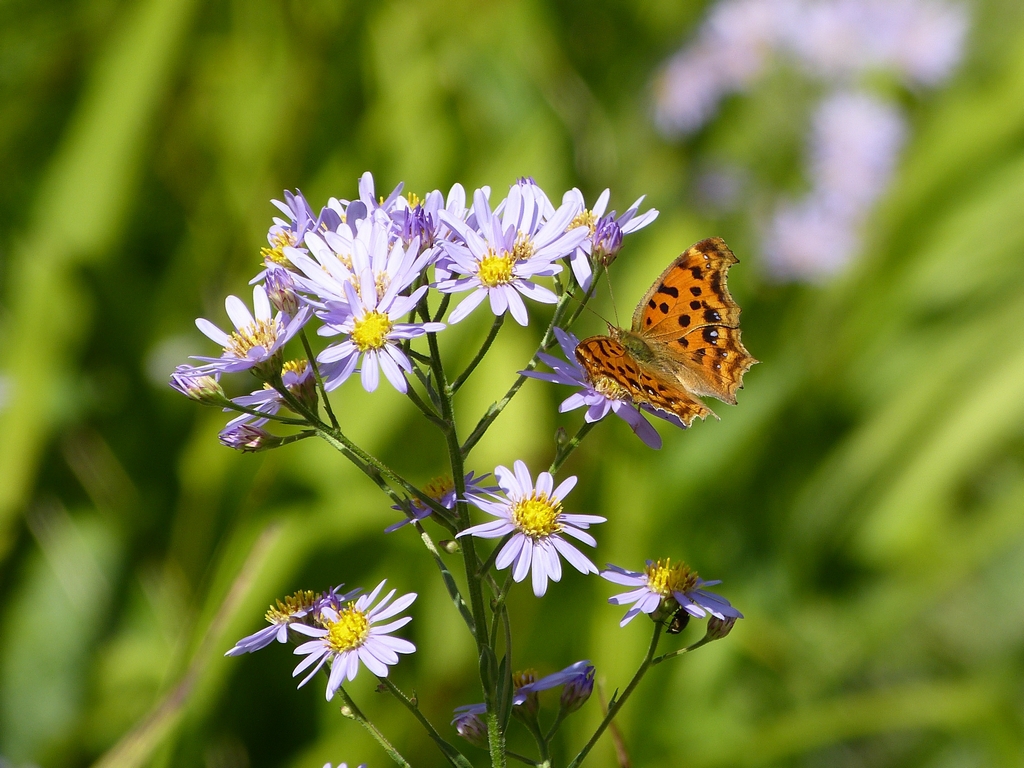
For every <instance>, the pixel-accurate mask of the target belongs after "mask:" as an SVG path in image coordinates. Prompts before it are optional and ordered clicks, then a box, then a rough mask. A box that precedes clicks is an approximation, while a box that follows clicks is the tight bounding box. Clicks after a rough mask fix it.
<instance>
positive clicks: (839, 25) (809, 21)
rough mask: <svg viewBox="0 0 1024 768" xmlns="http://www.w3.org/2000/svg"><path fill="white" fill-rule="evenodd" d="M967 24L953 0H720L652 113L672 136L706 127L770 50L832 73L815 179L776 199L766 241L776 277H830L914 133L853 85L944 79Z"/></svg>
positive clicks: (664, 79)
mask: <svg viewBox="0 0 1024 768" xmlns="http://www.w3.org/2000/svg"><path fill="white" fill-rule="evenodd" d="M967 29H968V17H967V13H966V9H965V7H964V6H963V5H962V4H959V3H953V2H948V0H721V1H720V2H718V3H716V4H714V5H713V6H712V7H711V9H710V11H709V12H708V15H707V16H706V18H705V19H704V21H703V23H702V25H701V27H700V29H699V31H698V33H697V34H696V35H695V37H694V41H693V42H692V43H690V44H688V45H686V46H684V47H683V48H682V49H681V50H680V51H679V52H678V53H676V54H675V55H674V56H673V57H672V58H671V59H670V60H669V61H668V62H667V63H666V65H665V66H664V67H663V69H662V70H661V72H660V73H659V75H658V76H657V79H656V84H655V92H656V110H655V122H656V123H657V124H658V126H659V127H660V128H661V130H662V131H663V132H664V133H665V134H667V135H678V134H688V133H692V132H694V131H696V130H698V129H699V128H701V127H702V126H703V125H704V124H706V123H707V122H708V121H709V120H710V119H711V118H712V117H713V116H714V114H715V112H716V111H717V109H718V105H719V104H720V103H721V101H722V99H723V98H724V97H725V96H727V95H729V94H731V93H736V92H739V91H743V90H746V89H747V88H749V87H751V86H752V85H753V84H754V83H755V81H756V80H757V79H758V78H759V77H760V76H761V74H762V73H763V72H764V71H765V70H766V69H767V68H768V66H769V64H770V63H771V62H772V61H773V60H788V61H789V62H794V63H796V64H797V65H798V67H799V69H800V70H802V71H803V72H804V73H805V74H806V75H807V76H809V77H813V78H815V79H817V80H820V81H823V82H824V83H825V84H826V86H827V87H828V88H829V89H830V90H831V93H828V94H827V95H826V96H825V97H824V99H823V100H822V102H821V103H820V104H819V105H818V106H817V108H816V109H815V110H814V112H813V117H812V126H811V132H810V133H811V136H810V142H809V154H810V163H809V166H810V168H809V171H810V172H809V176H810V182H811V190H810V192H809V194H808V195H807V196H806V197H805V198H804V199H802V200H799V201H787V202H783V203H781V204H780V205H779V206H778V209H777V210H776V212H775V214H774V216H773V217H772V220H771V222H770V223H769V224H768V226H767V228H766V232H765V234H764V251H765V255H766V260H767V267H768V270H769V272H770V274H772V275H773V276H774V277H776V278H778V279H783V280H790V279H798V280H820V279H823V278H827V277H829V276H831V275H834V274H836V273H837V272H838V271H840V270H841V269H842V268H843V267H845V266H846V264H847V263H848V262H849V261H850V259H851V258H852V257H853V256H854V254H855V253H856V251H857V250H858V248H859V247H860V242H859V230H860V228H861V226H862V224H863V221H864V218H865V216H866V214H867V213H868V212H869V211H870V209H871V207H872V205H873V204H874V203H875V202H876V201H877V200H878V198H879V197H880V196H881V194H882V193H883V192H884V191H885V189H886V188H887V187H888V186H889V183H890V181H891V179H892V175H893V170H894V167H895V164H896V160H897V157H898V154H899V150H900V148H901V145H902V143H903V138H904V134H905V133H906V120H905V118H904V117H903V114H902V112H901V110H900V109H899V106H898V104H897V103H896V102H894V101H891V100H883V99H881V98H879V97H878V96H876V95H873V94H871V93H869V92H868V91H866V90H864V89H858V88H856V87H855V85H854V84H855V83H858V82H864V81H865V78H864V77H863V75H865V74H866V73H871V72H877V71H884V72H888V73H891V74H892V75H894V76H895V77H896V78H898V79H899V80H900V81H902V82H903V83H904V84H905V85H906V86H907V87H909V88H912V89H918V90H919V89H921V88H924V87H934V86H937V85H939V84H940V83H942V82H943V81H944V80H946V79H947V78H948V77H949V75H950V74H951V73H952V71H953V70H954V69H955V67H956V65H957V64H958V63H959V61H960V59H961V58H962V55H963V49H964V41H965V37H966V33H967Z"/></svg>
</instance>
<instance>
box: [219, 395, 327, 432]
mask: <svg viewBox="0 0 1024 768" xmlns="http://www.w3.org/2000/svg"><path fill="white" fill-rule="evenodd" d="M224 407H225V408H228V409H230V410H232V411H238V412H239V413H248V414H250V415H252V416H259V417H260V418H261V419H270V420H271V421H276V422H278V423H280V424H288V425H289V426H293V427H305V426H308V425H309V422H308V421H306V420H305V419H290V418H288V417H287V416H278V415H277V414H271V413H263V411H257V410H256V409H255V408H250V407H249V406H247V405H239V404H238V403H235V402H232V401H231V400H228V401H227V402H226V403H225V404H224Z"/></svg>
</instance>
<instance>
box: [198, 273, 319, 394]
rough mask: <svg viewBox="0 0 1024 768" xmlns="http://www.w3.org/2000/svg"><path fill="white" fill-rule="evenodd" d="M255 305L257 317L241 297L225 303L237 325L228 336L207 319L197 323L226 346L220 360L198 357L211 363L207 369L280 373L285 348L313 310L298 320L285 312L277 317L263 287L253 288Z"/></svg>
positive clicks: (266, 375)
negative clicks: (278, 370) (278, 371)
mask: <svg viewBox="0 0 1024 768" xmlns="http://www.w3.org/2000/svg"><path fill="white" fill-rule="evenodd" d="M252 303H253V308H254V310H255V316H254V315H253V313H252V312H249V308H248V307H246V306H245V304H244V303H243V302H242V300H241V299H239V298H238V297H237V296H228V297H227V299H226V300H225V302H224V307H225V309H226V310H227V313H228V317H229V318H230V319H231V322H232V323H233V324H234V326H235V330H234V332H233V333H225V332H224V331H222V330H221V329H220V328H218V327H217V326H216V325H214V324H213V323H211V322H210V321H209V320H207V319H205V318H202V317H200V318H199V319H197V320H196V327H197V328H199V330H200V331H202V332H203V333H204V334H205V335H206V336H207V337H208V338H209V339H211V340H212V341H215V342H217V343H218V344H220V345H221V346H222V347H224V352H223V353H222V354H221V356H220V357H202V356H200V355H195V356H194V358H195V359H196V360H204V361H206V362H207V363H208V365H205V366H203V368H204V369H206V370H207V371H209V372H214V371H218V372H221V373H236V372H238V371H247V370H250V369H255V370H256V372H257V373H258V374H260V375H261V376H263V377H264V378H269V376H270V375H272V374H274V373H276V372H277V369H278V368H279V366H280V358H281V350H282V348H283V347H284V345H285V344H286V343H287V342H288V341H289V340H290V339H291V338H292V337H293V336H294V335H295V334H296V333H298V332H299V329H301V328H302V326H303V325H305V323H306V320H308V319H309V315H310V312H311V310H310V309H309V307H303V308H302V309H300V310H299V311H298V312H297V313H296V314H295V316H294V317H289V316H288V315H285V314H283V313H281V312H278V313H277V314H276V315H273V310H272V309H271V306H270V299H269V298H268V297H267V292H266V290H265V289H264V288H263V286H262V285H256V286H254V287H253V289H252Z"/></svg>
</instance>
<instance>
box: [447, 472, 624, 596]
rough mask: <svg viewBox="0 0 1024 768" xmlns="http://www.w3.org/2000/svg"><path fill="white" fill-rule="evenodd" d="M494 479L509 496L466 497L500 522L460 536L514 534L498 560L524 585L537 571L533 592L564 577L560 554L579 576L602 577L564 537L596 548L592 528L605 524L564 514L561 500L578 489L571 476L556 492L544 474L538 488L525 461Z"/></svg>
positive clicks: (539, 593) (500, 566)
mask: <svg viewBox="0 0 1024 768" xmlns="http://www.w3.org/2000/svg"><path fill="white" fill-rule="evenodd" d="M494 476H495V478H496V479H497V481H498V485H499V486H501V490H502V491H504V493H505V496H506V498H504V499H502V498H500V497H496V496H495V497H491V498H485V497H484V496H477V495H471V494H466V497H467V499H468V500H469V501H470V502H472V503H473V504H474V505H476V506H477V507H479V508H480V509H482V510H483V511H484V512H486V513H487V514H489V515H493V516H494V517H497V518H499V519H498V520H495V521H492V522H490V523H484V524H482V525H476V526H473V527H471V528H467V529H466V530H464V531H462V532H460V533H459V534H458V536H460V537H461V536H476V537H478V538H482V539H500V538H502V537H504V536H507V535H509V534H511V537H510V538H509V540H508V542H507V543H506V544H505V545H504V546H503V547H502V549H501V551H500V552H499V553H498V557H497V559H496V560H495V567H497V568H498V569H499V570H500V569H503V568H507V567H509V566H510V565H511V566H512V578H513V579H514V580H515V581H523V580H524V579H525V578H526V576H527V575H528V574H529V573H530V571H531V569H532V571H533V593H534V594H535V595H536V596H537V597H540V596H542V595H543V594H544V593H545V592H546V591H547V588H548V579H551V580H552V581H559V580H560V579H561V578H562V564H561V561H560V560H559V555H561V556H562V557H564V558H565V560H566V561H567V562H568V563H569V564H570V565H571V566H572V567H573V568H575V569H576V570H578V571H579V572H580V573H584V574H585V573H597V567H596V566H595V565H594V564H593V563H592V562H590V560H588V559H587V558H586V557H584V556H583V554H581V553H580V552H579V550H577V549H576V548H575V547H573V546H572V545H571V544H569V542H567V541H566V540H565V539H564V538H563V535H565V536H571V537H572V538H574V539H577V540H579V541H582V542H583V543H585V544H588V545H589V546H591V547H594V546H597V542H596V541H595V540H594V537H593V536H591V535H590V534H589V533H587V532H586V529H588V528H589V527H590V526H591V525H593V524H595V523H603V522H604V521H605V518H603V517H598V516H597V515H574V514H567V513H565V512H563V511H562V499H564V498H565V496H566V494H568V493H569V491H571V490H572V489H573V487H574V486H575V485H576V478H575V477H569V478H567V479H566V480H564V481H563V482H562V483H561V484H560V485H559V486H558V487H557V488H555V487H554V478H552V476H551V474H550V473H549V472H541V473H540V475H538V477H537V485H536V487H535V486H534V484H533V479H532V478H531V477H530V471H529V470H528V469H527V468H526V464H524V463H523V462H522V461H516V463H515V472H513V471H512V470H510V469H508V467H498V468H497V469H495V470H494Z"/></svg>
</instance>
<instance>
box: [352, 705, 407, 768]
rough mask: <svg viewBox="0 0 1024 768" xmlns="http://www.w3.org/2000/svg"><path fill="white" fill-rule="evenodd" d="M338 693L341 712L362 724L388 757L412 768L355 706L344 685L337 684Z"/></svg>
mask: <svg viewBox="0 0 1024 768" xmlns="http://www.w3.org/2000/svg"><path fill="white" fill-rule="evenodd" d="M338 693H339V694H340V695H341V698H342V701H344V704H342V707H341V714H342V715H344V716H345V717H347V718H349V719H351V720H355V721H356V722H357V723H359V724H360V725H361V726H363V728H365V729H366V730H367V731H368V732H369V734H370V735H371V736H372V737H373V738H374V740H375V741H376V742H377V743H378V744H380V745H381V747H383V748H384V751H385V752H387V753H388V757H390V758H391V759H392V760H394V761H395V762H396V763H397V764H398V765H401V766H405V768H412V766H410V765H409V761H408V760H406V759H405V758H404V757H402V755H401V754H400V753H399V752H398V750H397V749H395V748H394V747H393V746H392V744H391V742H390V741H388V740H387V738H385V736H384V734H383V733H381V732H380V730H379V729H378V728H377V726H375V725H374V724H373V723H371V722H370V721H369V720H367V719H366V715H364V714H363V713H362V711H361V710H360V709H359V707H357V706H356V704H355V702H354V701H352V697H351V696H349V695H348V691H346V690H345V688H344V687H342V686H339V687H338Z"/></svg>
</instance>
